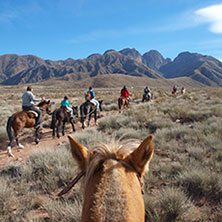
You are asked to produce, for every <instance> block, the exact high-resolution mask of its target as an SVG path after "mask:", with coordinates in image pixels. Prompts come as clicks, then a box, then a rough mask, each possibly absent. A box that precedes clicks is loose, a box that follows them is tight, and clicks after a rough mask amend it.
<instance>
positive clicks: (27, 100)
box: [22, 86, 45, 129]
mask: <svg viewBox="0 0 222 222" xmlns="http://www.w3.org/2000/svg"><path fill="white" fill-rule="evenodd" d="M32 91H33V88H32V87H31V86H28V87H27V91H26V92H24V94H23V95H22V110H23V111H29V110H32V111H34V112H36V113H37V114H38V116H37V117H36V123H35V126H34V127H35V128H36V129H37V128H42V125H41V122H42V112H41V110H40V109H38V108H37V107H35V103H34V102H39V101H41V100H42V101H43V100H45V98H44V97H43V98H35V97H34V95H33V93H32Z"/></svg>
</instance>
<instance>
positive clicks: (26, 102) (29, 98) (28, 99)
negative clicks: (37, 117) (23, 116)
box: [22, 91, 42, 106]
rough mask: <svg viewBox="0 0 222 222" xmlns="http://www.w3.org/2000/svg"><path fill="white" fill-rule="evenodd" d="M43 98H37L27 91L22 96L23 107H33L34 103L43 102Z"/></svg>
mask: <svg viewBox="0 0 222 222" xmlns="http://www.w3.org/2000/svg"><path fill="white" fill-rule="evenodd" d="M41 100H42V99H41V98H35V97H34V95H33V94H32V92H31V91H26V92H25V93H24V94H23V95H22V106H32V105H34V102H38V101H41Z"/></svg>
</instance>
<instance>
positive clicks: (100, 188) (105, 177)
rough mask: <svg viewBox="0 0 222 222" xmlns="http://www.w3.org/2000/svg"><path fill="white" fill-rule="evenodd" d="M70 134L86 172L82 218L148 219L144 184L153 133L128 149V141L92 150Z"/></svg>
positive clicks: (96, 219) (79, 162) (80, 162)
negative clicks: (143, 189)
mask: <svg viewBox="0 0 222 222" xmlns="http://www.w3.org/2000/svg"><path fill="white" fill-rule="evenodd" d="M68 138H69V141H70V146H71V152H72V156H73V158H74V159H75V160H76V161H77V163H78V166H79V168H80V169H81V170H82V172H85V178H84V183H83V189H84V203H83V210H82V221H83V222H86V221H91V222H94V221H105V220H104V218H106V219H107V221H134V222H137V221H138V222H139V221H145V207H144V200H143V196H142V192H141V191H142V190H141V184H142V181H143V176H144V173H145V171H146V169H148V166H149V162H150V160H151V158H152V156H153V152H154V147H153V143H152V136H151V135H150V136H148V137H147V138H146V139H145V140H144V141H143V142H142V143H141V144H140V145H139V146H138V147H137V148H136V149H134V150H133V151H132V149H131V151H129V150H128V151H127V152H125V151H126V147H129V144H128V145H127V146H126V147H124V146H123V145H116V146H109V145H103V146H102V145H101V146H97V147H95V149H91V150H89V149H87V148H86V147H85V146H83V145H81V144H80V143H78V142H77V141H76V140H75V139H74V138H73V137H71V136H68ZM131 145H132V144H131ZM110 206H112V207H110Z"/></svg>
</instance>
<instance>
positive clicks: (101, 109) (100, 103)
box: [98, 100, 103, 112]
mask: <svg viewBox="0 0 222 222" xmlns="http://www.w3.org/2000/svg"><path fill="white" fill-rule="evenodd" d="M98 102H99V110H100V111H101V112H102V111H103V108H102V102H103V100H99V101H98Z"/></svg>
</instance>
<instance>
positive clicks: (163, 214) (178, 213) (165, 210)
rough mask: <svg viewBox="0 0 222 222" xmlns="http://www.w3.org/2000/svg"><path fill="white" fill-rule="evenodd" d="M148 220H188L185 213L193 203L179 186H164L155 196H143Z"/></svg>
mask: <svg viewBox="0 0 222 222" xmlns="http://www.w3.org/2000/svg"><path fill="white" fill-rule="evenodd" d="M145 204H146V209H147V219H148V221H154V222H155V221H156V222H158V221H161V222H168V221H183V222H185V221H187V222H188V221H190V219H189V217H188V215H187V214H189V212H190V211H191V210H192V208H193V204H192V202H191V201H190V199H189V198H188V197H187V195H186V194H185V193H184V192H183V191H182V190H181V189H179V188H175V187H166V188H163V189H161V190H160V191H159V192H158V194H157V195H156V196H151V197H149V196H147V197H146V198H145Z"/></svg>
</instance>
